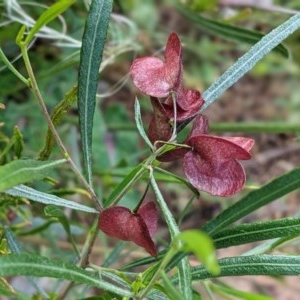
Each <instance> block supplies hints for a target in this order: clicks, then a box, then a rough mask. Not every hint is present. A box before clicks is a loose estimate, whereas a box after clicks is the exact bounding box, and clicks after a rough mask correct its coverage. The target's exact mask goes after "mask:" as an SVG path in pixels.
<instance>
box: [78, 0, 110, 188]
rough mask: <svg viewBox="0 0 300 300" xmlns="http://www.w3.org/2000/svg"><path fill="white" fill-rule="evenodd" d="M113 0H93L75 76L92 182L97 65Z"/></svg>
mask: <svg viewBox="0 0 300 300" xmlns="http://www.w3.org/2000/svg"><path fill="white" fill-rule="evenodd" d="M112 2H113V1H112V0H93V1H92V3H91V6H90V11H89V15H88V18H87V21H86V24H85V30H84V34H83V37H82V47H81V53H80V64H79V77H78V112H79V125H80V134H81V143H82V152H83V158H84V166H85V173H86V176H87V180H88V182H89V183H90V184H91V182H92V161H91V160H92V153H91V152H92V131H93V116H94V111H95V101H96V93H97V84H98V73H99V67H100V64H101V61H102V53H103V49H104V44H105V40H106V35H107V28H108V24H109V18H110V14H111V10H112Z"/></svg>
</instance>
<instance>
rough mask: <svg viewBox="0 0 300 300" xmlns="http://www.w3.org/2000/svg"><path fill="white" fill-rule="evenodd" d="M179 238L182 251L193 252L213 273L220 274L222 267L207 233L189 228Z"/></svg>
mask: <svg viewBox="0 0 300 300" xmlns="http://www.w3.org/2000/svg"><path fill="white" fill-rule="evenodd" d="M177 239H178V240H179V241H181V242H182V246H181V247H180V250H181V251H184V252H193V253H194V254H195V255H196V256H197V258H198V259H199V260H200V261H201V262H202V263H203V265H204V266H205V267H206V268H207V270H208V271H209V272H210V273H211V274H213V275H218V273H219V272H220V268H219V266H218V262H217V259H216V256H215V247H214V244H213V241H212V240H211V238H210V237H209V236H208V235H207V234H206V233H204V232H201V231H200V230H187V231H184V232H181V233H180V234H179V235H178V236H177Z"/></svg>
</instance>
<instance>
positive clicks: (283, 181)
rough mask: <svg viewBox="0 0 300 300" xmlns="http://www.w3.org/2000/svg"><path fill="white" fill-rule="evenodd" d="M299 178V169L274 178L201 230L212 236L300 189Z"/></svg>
mask: <svg viewBox="0 0 300 300" xmlns="http://www.w3.org/2000/svg"><path fill="white" fill-rule="evenodd" d="M299 176H300V168H297V169H294V170H293V171H291V172H288V173H286V174H284V175H282V176H280V177H277V178H275V179H274V180H273V181H271V182H269V183H267V184H266V185H264V186H263V187H261V188H260V189H258V190H254V191H252V192H250V193H249V194H248V195H246V196H245V197H244V198H242V199H241V200H239V201H238V202H236V203H234V204H233V205H231V206H229V207H228V208H227V209H225V210H224V211H223V212H221V213H220V214H219V215H218V216H217V217H215V218H214V219H212V220H211V221H209V222H207V223H206V224H204V226H203V227H202V230H204V231H205V232H207V233H209V234H210V235H212V234H214V233H216V232H218V231H219V230H221V229H223V228H225V227H226V226H228V225H230V224H232V223H233V222H235V221H237V220H239V219H241V218H243V217H245V216H246V215H248V214H250V213H251V212H253V211H255V210H257V209H259V208H260V207H262V206H264V205H267V204H268V203H270V202H272V201H274V200H276V199H278V198H279V197H282V196H284V195H286V194H288V193H290V192H292V191H294V190H295V189H297V188H299V187H300V180H299Z"/></svg>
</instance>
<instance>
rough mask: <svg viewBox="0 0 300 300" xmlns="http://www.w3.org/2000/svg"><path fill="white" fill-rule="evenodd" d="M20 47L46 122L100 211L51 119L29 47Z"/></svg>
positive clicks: (89, 187) (33, 90)
mask: <svg viewBox="0 0 300 300" xmlns="http://www.w3.org/2000/svg"><path fill="white" fill-rule="evenodd" d="M20 48H21V52H22V56H23V59H24V63H25V67H26V70H27V72H28V76H29V88H30V89H31V91H32V93H33V94H34V96H35V98H36V99H37V101H38V103H39V105H40V107H41V109H42V113H43V115H44V117H45V119H46V122H47V124H48V126H49V128H50V130H51V132H52V134H53V137H54V139H55V141H56V143H57V145H58V147H59V148H60V150H61V152H62V154H63V156H64V157H65V158H66V159H67V161H68V162H69V164H70V166H71V168H72V170H73V171H74V173H75V174H76V175H77V177H78V178H79V180H80V181H81V182H82V184H83V185H84V186H85V188H86V189H87V190H88V192H89V194H90V196H91V199H92V200H93V202H94V203H95V206H96V207H97V209H98V210H99V211H102V210H103V208H102V206H101V204H100V202H99V201H98V199H97V196H96V195H95V192H94V190H93V189H92V187H91V186H90V185H89V184H88V182H87V181H86V180H85V178H84V177H83V175H82V174H81V172H80V171H79V169H78V168H77V166H76V165H75V163H74V161H73V160H72V159H71V157H70V155H69V154H68V151H67V149H66V147H65V145H64V144H63V142H62V140H61V138H60V136H59V135H58V132H57V130H56V128H55V126H54V124H53V122H52V120H51V117H50V115H49V113H48V110H47V107H46V105H45V102H44V100H43V97H42V95H41V92H40V90H39V87H38V84H37V81H36V79H35V75H34V72H33V70H32V67H31V63H30V60H29V57H28V52H27V48H26V46H25V45H24V44H22V43H20Z"/></svg>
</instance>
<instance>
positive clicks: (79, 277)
mask: <svg viewBox="0 0 300 300" xmlns="http://www.w3.org/2000/svg"><path fill="white" fill-rule="evenodd" d="M0 265H1V268H0V276H16V275H25V276H36V277H53V278H59V279H65V280H70V281H72V282H74V283H83V284H87V285H90V286H93V287H97V288H100V289H103V290H106V291H110V292H113V293H115V294H117V295H121V296H123V297H126V296H127V297H132V296H133V295H132V293H131V292H130V286H128V284H126V283H125V282H124V281H122V283H123V285H126V288H125V287H124V288H121V287H118V286H116V285H115V284H113V283H112V282H111V278H109V279H105V278H104V277H105V276H102V272H101V273H99V275H98V276H97V275H95V274H92V273H90V272H87V271H85V270H83V269H81V268H79V267H76V266H75V265H73V264H70V263H67V262H65V261H62V260H57V259H53V258H47V257H43V256H39V255H35V254H11V255H6V256H0Z"/></svg>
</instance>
